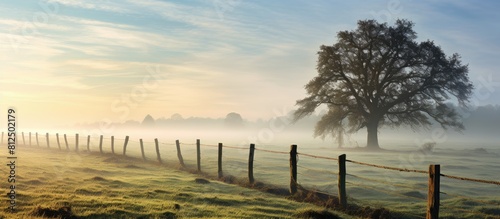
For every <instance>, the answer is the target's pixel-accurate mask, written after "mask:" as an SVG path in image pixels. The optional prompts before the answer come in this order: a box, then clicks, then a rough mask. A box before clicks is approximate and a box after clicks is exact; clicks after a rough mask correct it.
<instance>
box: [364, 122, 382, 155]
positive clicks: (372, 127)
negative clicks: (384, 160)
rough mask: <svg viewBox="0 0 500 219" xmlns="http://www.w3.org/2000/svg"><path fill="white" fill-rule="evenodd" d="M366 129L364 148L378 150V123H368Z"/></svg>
mask: <svg viewBox="0 0 500 219" xmlns="http://www.w3.org/2000/svg"><path fill="white" fill-rule="evenodd" d="M366 129H367V130H368V139H367V144H366V147H367V148H368V149H380V147H379V145H378V121H370V122H368V124H367V126H366Z"/></svg>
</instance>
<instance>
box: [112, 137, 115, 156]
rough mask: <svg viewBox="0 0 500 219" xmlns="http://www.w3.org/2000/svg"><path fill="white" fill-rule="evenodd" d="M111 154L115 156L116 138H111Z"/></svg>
mask: <svg viewBox="0 0 500 219" xmlns="http://www.w3.org/2000/svg"><path fill="white" fill-rule="evenodd" d="M111 153H113V154H115V136H111Z"/></svg>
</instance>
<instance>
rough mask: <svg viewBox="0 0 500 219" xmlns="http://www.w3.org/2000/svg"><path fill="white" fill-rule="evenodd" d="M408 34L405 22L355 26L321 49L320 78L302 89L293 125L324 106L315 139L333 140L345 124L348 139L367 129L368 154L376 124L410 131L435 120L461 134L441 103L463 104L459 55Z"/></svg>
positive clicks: (468, 87) (465, 87) (464, 82)
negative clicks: (324, 112) (444, 50)
mask: <svg viewBox="0 0 500 219" xmlns="http://www.w3.org/2000/svg"><path fill="white" fill-rule="evenodd" d="M412 28H413V23H412V22H410V21H406V20H397V21H396V23H395V25H394V26H388V25H387V24H386V23H378V22H377V21H374V20H364V21H358V28H357V29H356V30H354V31H341V32H339V33H338V34H337V38H338V42H337V43H335V44H334V45H333V46H325V45H323V46H321V47H320V50H319V52H318V62H317V70H318V75H317V76H316V77H314V78H313V79H312V80H311V81H310V82H309V83H308V84H307V85H306V86H305V89H306V91H307V93H308V96H307V97H306V98H304V99H301V100H298V101H297V105H298V106H299V108H298V109H297V110H296V111H295V112H294V119H295V121H297V120H299V119H301V118H303V117H305V116H307V115H310V114H311V113H313V112H314V111H315V109H316V108H317V107H318V106H320V105H326V106H327V107H328V112H327V113H326V114H325V115H323V117H322V118H321V119H320V121H319V122H318V123H317V124H316V127H315V132H314V133H315V136H321V137H324V136H325V135H329V134H332V135H336V134H335V133H339V129H342V128H343V126H346V127H347V128H348V129H347V130H348V131H349V132H351V133H352V132H356V131H359V130H360V129H362V128H364V127H366V128H367V132H368V136H367V147H368V148H372V149H376V148H379V143H378V127H379V126H381V125H388V126H392V127H398V126H400V125H409V126H410V127H411V128H413V129H415V128H418V127H422V126H423V127H428V126H429V125H431V121H430V120H435V121H437V122H438V123H439V124H440V125H441V126H442V127H443V128H448V127H453V128H455V129H457V130H461V129H463V128H464V127H463V125H462V123H461V122H460V120H459V117H460V116H459V115H458V113H456V111H455V110H454V109H453V108H451V107H449V106H448V105H447V104H446V103H445V101H447V100H449V99H450V98H451V97H454V98H455V99H456V100H457V101H458V103H459V104H460V105H461V106H465V105H466V103H467V102H468V100H469V98H470V96H471V92H472V89H473V85H472V83H471V82H470V81H469V78H468V67H467V65H463V64H462V63H461V61H460V56H459V55H458V54H453V55H451V56H449V57H446V55H445V54H444V53H443V51H442V50H441V48H440V47H439V46H436V45H435V44H434V43H433V42H432V41H429V40H428V41H424V42H420V43H419V42H416V41H415V39H416V37H417V35H416V33H415V32H414V31H413V29H412ZM343 121H345V122H343Z"/></svg>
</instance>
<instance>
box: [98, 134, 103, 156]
mask: <svg viewBox="0 0 500 219" xmlns="http://www.w3.org/2000/svg"><path fill="white" fill-rule="evenodd" d="M102 138H103V136H102V135H101V136H100V137H99V152H101V154H102Z"/></svg>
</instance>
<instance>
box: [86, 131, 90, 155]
mask: <svg viewBox="0 0 500 219" xmlns="http://www.w3.org/2000/svg"><path fill="white" fill-rule="evenodd" d="M87 151H88V152H90V135H87Z"/></svg>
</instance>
